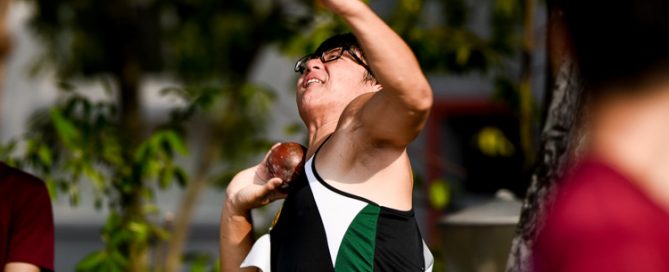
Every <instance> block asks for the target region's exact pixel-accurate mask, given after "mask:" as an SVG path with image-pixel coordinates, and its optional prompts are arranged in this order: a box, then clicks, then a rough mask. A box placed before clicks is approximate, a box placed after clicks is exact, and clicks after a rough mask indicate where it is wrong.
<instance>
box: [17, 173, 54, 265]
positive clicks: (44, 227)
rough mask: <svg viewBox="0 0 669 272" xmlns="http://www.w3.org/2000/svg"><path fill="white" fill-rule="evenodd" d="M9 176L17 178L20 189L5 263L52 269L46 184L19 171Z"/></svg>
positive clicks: (50, 229) (51, 235)
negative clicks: (22, 263) (20, 263)
mask: <svg viewBox="0 0 669 272" xmlns="http://www.w3.org/2000/svg"><path fill="white" fill-rule="evenodd" d="M12 178H15V179H20V180H17V181H18V183H19V184H20V186H17V188H20V189H18V190H17V191H16V192H15V193H16V195H15V197H16V198H15V200H16V202H15V203H14V205H13V207H14V208H13V211H12V217H13V218H12V223H11V225H12V226H11V229H12V232H11V235H10V238H9V239H10V241H9V252H8V253H9V254H8V256H7V262H8V263H9V262H24V263H30V264H34V265H36V266H38V267H40V269H41V270H42V271H44V270H46V271H53V261H54V237H53V236H54V234H53V233H54V226H53V212H52V209H51V200H50V198H49V193H48V192H47V189H46V186H45V185H44V183H43V182H42V181H41V180H39V179H37V178H35V177H32V176H29V175H27V174H23V173H22V174H20V175H16V176H13V177H12Z"/></svg>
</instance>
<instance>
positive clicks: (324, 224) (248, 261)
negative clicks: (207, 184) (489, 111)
mask: <svg viewBox="0 0 669 272" xmlns="http://www.w3.org/2000/svg"><path fill="white" fill-rule="evenodd" d="M321 3H322V4H323V5H324V6H325V7H327V8H328V9H330V10H331V11H333V12H334V13H336V14H337V15H339V16H341V17H342V18H343V19H344V20H345V21H346V22H347V23H348V25H349V26H350V27H351V29H352V31H353V33H352V34H343V35H337V36H334V37H332V38H330V39H328V40H326V41H325V42H323V43H322V44H321V45H320V47H319V48H318V49H317V50H316V52H315V53H313V54H310V55H307V56H305V57H303V58H301V59H299V60H298V61H297V63H296V65H295V71H296V72H298V73H300V76H299V79H298V80H297V86H296V89H297V93H296V97H297V106H298V109H299V113H300V117H301V118H302V120H303V121H304V124H305V125H306V127H307V128H308V132H309V138H308V150H307V158H309V159H308V161H307V163H306V164H305V169H304V170H305V171H306V177H307V178H306V180H305V181H304V183H303V184H302V185H301V186H297V188H293V190H292V191H291V192H290V193H289V194H288V195H286V194H284V193H281V192H279V191H278V190H277V188H278V187H279V186H280V185H281V183H282V182H283V181H282V180H280V179H278V178H272V179H269V180H266V179H264V178H261V177H265V176H266V174H265V173H266V171H267V170H266V169H265V167H264V163H260V164H259V165H257V166H254V167H251V168H249V169H246V170H244V171H242V172H240V173H238V174H237V175H236V176H235V177H234V178H233V180H232V181H231V182H230V184H229V186H228V188H227V190H226V200H225V203H224V205H223V209H222V213H221V227H220V247H221V248H220V250H221V264H222V270H223V271H240V264H241V265H242V266H243V267H247V269H249V270H248V271H257V269H260V270H261V271H265V272H267V271H275V272H276V271H426V270H427V271H430V270H431V269H432V268H431V266H432V255H431V254H430V252H429V250H428V249H427V247H426V246H425V244H424V242H423V240H422V238H421V235H420V233H419V230H418V227H417V225H416V220H415V218H414V214H413V209H412V189H413V180H412V171H411V166H410V163H409V158H408V156H407V152H406V147H407V145H408V144H409V143H410V142H411V141H412V140H413V139H414V138H415V137H416V136H417V134H418V133H419V132H420V131H421V129H422V128H423V126H424V124H425V121H426V119H427V116H428V113H429V110H430V107H431V105H432V90H431V88H430V85H429V84H428V82H427V80H426V78H425V76H424V75H423V73H422V71H421V70H420V67H419V65H418V62H417V61H416V58H415V56H414V55H413V53H412V51H411V49H410V48H409V47H408V46H407V44H406V43H405V42H404V41H403V40H402V39H401V38H400V37H399V36H398V35H397V34H396V33H395V32H393V31H392V30H391V29H390V27H388V26H387V25H386V24H385V23H384V22H383V21H382V20H381V19H380V18H379V17H378V16H377V15H376V14H375V13H374V12H373V11H372V10H371V9H370V8H369V7H368V6H367V5H366V4H365V3H363V2H361V1H359V0H321ZM279 198H286V200H285V201H284V204H283V207H282V209H281V212H280V215H279V217H278V220H277V222H276V224H275V225H274V226H273V228H272V229H271V231H270V232H269V234H267V235H264V236H262V237H261V238H260V239H258V241H257V242H256V243H255V244H254V242H253V237H252V227H253V226H252V222H251V217H250V210H251V209H253V208H256V207H259V206H263V205H266V204H267V203H269V202H271V201H274V200H276V199H279ZM242 262H243V264H242ZM241 271H246V270H241Z"/></svg>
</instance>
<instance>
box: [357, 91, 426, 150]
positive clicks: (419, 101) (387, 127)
mask: <svg viewBox="0 0 669 272" xmlns="http://www.w3.org/2000/svg"><path fill="white" fill-rule="evenodd" d="M418 88H423V90H417V92H418V93H421V94H424V96H425V97H415V96H416V95H413V96H414V97H401V96H400V95H397V94H393V93H390V92H387V91H384V90H381V91H378V92H375V93H367V94H364V95H361V96H360V97H358V98H357V99H355V100H354V101H353V102H352V103H351V106H350V108H351V110H352V111H354V113H352V114H351V118H352V119H353V120H352V122H354V123H355V124H354V126H355V127H356V128H355V129H356V130H357V132H359V135H360V136H361V139H362V140H367V141H369V142H370V144H372V145H373V146H380V145H391V146H395V147H398V148H404V147H406V146H407V145H408V144H409V143H411V141H413V139H414V138H416V136H417V135H418V133H420V131H421V130H422V129H423V126H424V125H425V122H426V120H427V117H428V115H429V111H430V108H431V106H432V94H431V89H430V87H429V85H426V86H423V87H418Z"/></svg>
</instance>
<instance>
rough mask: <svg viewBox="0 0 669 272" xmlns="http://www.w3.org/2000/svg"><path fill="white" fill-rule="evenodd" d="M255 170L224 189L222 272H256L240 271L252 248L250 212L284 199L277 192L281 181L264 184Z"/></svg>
mask: <svg viewBox="0 0 669 272" xmlns="http://www.w3.org/2000/svg"><path fill="white" fill-rule="evenodd" d="M256 168H257V167H251V168H248V169H246V170H244V171H242V172H239V173H238V174H237V175H236V176H235V177H234V178H233V179H232V181H230V184H229V185H228V188H227V189H226V198H225V202H224V204H223V209H222V211H221V225H220V233H219V235H220V236H219V238H220V240H219V245H220V253H221V271H224V272H232V271H256V269H255V268H250V269H241V268H239V266H240V264H241V263H242V261H243V260H244V258H245V257H246V254H248V252H249V250H251V247H252V246H253V223H252V221H251V210H252V209H253V208H256V207H259V206H263V205H266V204H268V203H269V202H271V201H274V200H276V199H279V198H282V197H284V195H282V194H280V193H278V192H277V191H276V189H277V188H278V187H279V185H281V179H278V178H273V179H270V180H268V181H267V182H265V181H264V180H263V179H261V178H260V177H259V176H258V175H256Z"/></svg>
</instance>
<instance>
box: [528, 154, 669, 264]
mask: <svg viewBox="0 0 669 272" xmlns="http://www.w3.org/2000/svg"><path fill="white" fill-rule="evenodd" d="M554 203H555V204H554V206H553V207H552V208H551V210H550V211H549V213H548V216H547V218H546V221H545V228H544V229H543V231H542V232H541V233H540V236H539V239H538V244H539V246H540V247H545V248H547V249H551V248H554V249H553V250H550V251H552V252H555V251H557V250H556V249H564V250H573V249H574V248H580V249H585V248H601V249H604V250H606V249H607V248H608V249H611V248H615V247H616V246H621V245H625V244H626V243H627V242H632V243H635V244H642V243H648V244H649V245H650V244H654V243H656V242H655V240H656V239H655V238H657V237H656V236H657V235H658V234H660V233H663V232H664V231H663V230H662V229H661V228H659V226H662V225H665V226H666V224H667V223H669V214H667V213H666V212H664V211H662V210H660V209H659V207H657V206H655V205H654V204H653V203H652V202H651V201H650V200H649V199H648V198H647V197H646V196H645V195H644V194H642V193H641V192H640V191H639V190H638V189H637V188H635V186H634V185H633V184H632V183H631V182H630V181H629V180H628V179H627V178H626V177H624V176H622V175H621V174H620V173H618V172H617V171H616V170H615V169H613V168H610V167H608V166H606V165H604V164H601V163H597V162H586V163H584V164H581V165H579V166H577V167H576V168H575V169H574V171H573V172H572V173H571V174H570V175H569V176H568V177H567V178H566V179H564V180H563V182H562V187H561V188H559V192H558V194H557V197H556V199H555V202H554ZM662 237H663V238H664V240H663V241H667V240H666V238H669V236H667V235H662ZM661 240H662V239H661ZM602 247H603V248H602ZM625 247H628V246H627V245H625Z"/></svg>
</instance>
